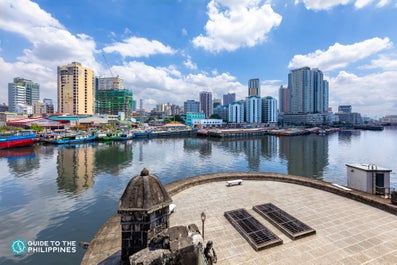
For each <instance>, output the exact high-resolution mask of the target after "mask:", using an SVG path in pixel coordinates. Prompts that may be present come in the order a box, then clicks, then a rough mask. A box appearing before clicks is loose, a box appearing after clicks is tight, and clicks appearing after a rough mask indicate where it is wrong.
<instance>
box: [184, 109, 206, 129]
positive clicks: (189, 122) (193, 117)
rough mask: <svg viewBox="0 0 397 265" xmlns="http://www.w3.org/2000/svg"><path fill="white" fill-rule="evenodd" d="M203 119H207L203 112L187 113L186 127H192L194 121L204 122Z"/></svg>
mask: <svg viewBox="0 0 397 265" xmlns="http://www.w3.org/2000/svg"><path fill="white" fill-rule="evenodd" d="M202 119H205V114H204V113H202V112H187V113H186V120H185V123H186V125H188V126H190V127H192V126H193V120H202Z"/></svg>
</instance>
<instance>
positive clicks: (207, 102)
mask: <svg viewBox="0 0 397 265" xmlns="http://www.w3.org/2000/svg"><path fill="white" fill-rule="evenodd" d="M200 111H201V112H203V113H204V114H205V117H206V118H207V119H208V118H209V117H210V116H211V115H212V111H213V108H212V93H211V92H207V91H202V92H200Z"/></svg>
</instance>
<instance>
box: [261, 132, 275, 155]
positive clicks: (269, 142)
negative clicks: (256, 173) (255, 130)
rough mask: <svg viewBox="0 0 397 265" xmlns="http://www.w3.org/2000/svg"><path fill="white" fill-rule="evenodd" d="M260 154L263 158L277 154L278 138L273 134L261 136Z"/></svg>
mask: <svg viewBox="0 0 397 265" xmlns="http://www.w3.org/2000/svg"><path fill="white" fill-rule="evenodd" d="M260 141H261V154H262V156H263V157H264V158H266V159H268V160H271V159H273V157H276V156H277V142H278V138H277V136H275V135H268V136H265V137H262V138H261V140H260Z"/></svg>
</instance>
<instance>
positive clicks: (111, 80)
mask: <svg viewBox="0 0 397 265" xmlns="http://www.w3.org/2000/svg"><path fill="white" fill-rule="evenodd" d="M111 89H112V90H123V89H124V80H123V79H121V78H120V77H119V76H116V77H95V91H98V90H111Z"/></svg>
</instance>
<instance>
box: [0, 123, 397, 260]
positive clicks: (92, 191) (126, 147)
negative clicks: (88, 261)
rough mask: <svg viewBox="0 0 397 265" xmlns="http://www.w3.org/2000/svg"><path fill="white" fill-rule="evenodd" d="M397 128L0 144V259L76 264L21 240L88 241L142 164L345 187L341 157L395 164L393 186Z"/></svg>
mask: <svg viewBox="0 0 397 265" xmlns="http://www.w3.org/2000/svg"><path fill="white" fill-rule="evenodd" d="M396 157H397V128H390V127H389V128H386V129H385V130H384V131H381V132H379V131H346V132H339V133H336V134H332V135H329V136H316V135H309V136H295V137H276V136H266V137H262V138H256V139H245V140H222V141H220V140H208V139H206V138H204V139H203V138H175V139H152V140H134V141H128V142H117V143H116V142H115V143H95V144H86V145H77V146H51V145H50V146H35V147H32V148H22V149H15V150H8V151H7V150H0V264H40V265H41V264H79V263H80V261H81V258H82V256H83V255H84V250H83V249H82V248H80V247H77V253H74V254H59V253H56V254H48V253H44V254H43V253H38V254H25V255H24V256H14V255H13V254H12V252H11V250H10V244H11V242H12V241H13V240H15V239H17V238H18V239H23V240H25V241H33V240H43V241H46V240H47V241H51V240H53V241H63V240H65V241H76V242H77V244H78V243H79V242H80V241H90V240H91V239H92V238H93V236H94V235H95V233H96V232H97V230H98V229H99V228H100V227H101V225H102V224H103V223H104V222H105V221H106V220H107V219H108V218H109V217H110V216H112V215H113V214H114V213H115V212H116V211H117V202H118V199H119V198H120V196H121V194H122V192H123V190H124V188H125V186H126V184H127V182H128V181H129V180H130V178H131V177H132V176H135V175H137V174H139V172H140V171H141V170H142V168H143V167H147V168H148V169H149V170H150V172H151V173H154V174H156V175H158V176H159V177H160V179H161V181H162V182H163V183H164V184H167V183H169V182H172V181H175V180H179V179H182V178H186V177H190V176H195V175H200V174H207V173H216V172H233V171H237V172H244V171H261V172H276V173H284V174H293V175H299V176H304V177H309V178H316V179H321V180H324V181H328V182H334V183H338V184H342V185H346V169H345V164H346V163H371V164H376V165H378V166H382V167H386V168H389V169H392V170H393V172H392V175H391V176H392V179H391V181H392V186H393V187H397V175H396V173H397V163H396V161H397V160H396Z"/></svg>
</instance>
